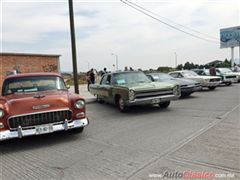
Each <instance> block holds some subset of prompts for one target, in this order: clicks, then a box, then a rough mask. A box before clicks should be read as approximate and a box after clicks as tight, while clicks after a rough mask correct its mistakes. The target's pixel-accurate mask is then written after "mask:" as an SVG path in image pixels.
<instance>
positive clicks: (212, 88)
mask: <svg viewBox="0 0 240 180" xmlns="http://www.w3.org/2000/svg"><path fill="white" fill-rule="evenodd" d="M208 89H209V90H214V89H216V86H214V87H208Z"/></svg>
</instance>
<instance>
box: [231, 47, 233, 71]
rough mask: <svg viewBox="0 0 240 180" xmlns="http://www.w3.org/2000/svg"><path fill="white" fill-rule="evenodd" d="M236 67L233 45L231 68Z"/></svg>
mask: <svg viewBox="0 0 240 180" xmlns="http://www.w3.org/2000/svg"><path fill="white" fill-rule="evenodd" d="M233 67H234V47H231V68H233Z"/></svg>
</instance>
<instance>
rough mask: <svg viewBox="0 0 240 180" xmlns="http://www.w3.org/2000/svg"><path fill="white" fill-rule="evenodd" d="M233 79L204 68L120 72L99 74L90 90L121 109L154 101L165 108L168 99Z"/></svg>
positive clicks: (168, 102)
mask: <svg viewBox="0 0 240 180" xmlns="http://www.w3.org/2000/svg"><path fill="white" fill-rule="evenodd" d="M208 71H209V70H208ZM219 71H220V69H219ZM196 72H198V73H199V74H200V75H199V74H197V73H196ZM203 72H204V74H203ZM236 78H237V77H236V76H233V75H232V74H228V75H224V77H222V76H210V75H209V74H207V70H201V71H200V70H198V71H197V70H195V72H194V71H190V70H183V71H173V72H170V73H169V74H165V73H149V74H144V73H143V72H139V71H123V72H121V71H120V72H112V73H107V74H105V75H103V76H102V79H101V80H100V83H99V84H92V85H90V93H91V94H93V95H94V96H96V97H97V101H98V102H100V103H103V102H106V103H110V104H114V105H116V106H117V107H118V108H119V110H120V111H122V112H126V111H127V110H128V109H129V107H131V106H134V105H156V104H158V105H159V106H160V107H162V108H167V107H168V106H169V105H170V102H171V100H176V99H178V98H179V97H181V96H182V97H184V96H190V95H191V94H192V93H194V92H196V91H200V90H202V88H208V89H209V90H214V89H215V88H216V87H218V86H219V85H220V84H221V83H230V82H231V83H232V82H237V79H236Z"/></svg>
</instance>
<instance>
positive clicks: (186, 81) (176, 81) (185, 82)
mask: <svg viewBox="0 0 240 180" xmlns="http://www.w3.org/2000/svg"><path fill="white" fill-rule="evenodd" d="M165 82H169V83H173V84H179V85H192V84H196V83H198V82H196V81H194V80H191V79H185V78H181V79H178V78H172V79H170V80H166V81H165Z"/></svg>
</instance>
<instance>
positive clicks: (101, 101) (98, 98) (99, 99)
mask: <svg viewBox="0 0 240 180" xmlns="http://www.w3.org/2000/svg"><path fill="white" fill-rule="evenodd" d="M97 102H98V103H100V104H102V103H104V101H103V100H102V99H101V98H100V97H99V95H97Z"/></svg>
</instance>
